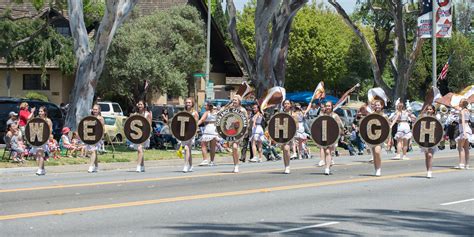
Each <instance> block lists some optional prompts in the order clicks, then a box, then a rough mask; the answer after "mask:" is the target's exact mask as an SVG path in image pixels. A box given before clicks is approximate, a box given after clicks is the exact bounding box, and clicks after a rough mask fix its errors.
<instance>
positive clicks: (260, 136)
mask: <svg viewBox="0 0 474 237" xmlns="http://www.w3.org/2000/svg"><path fill="white" fill-rule="evenodd" d="M252 110H253V114H254V115H253V117H252V119H251V124H252V136H251V142H252V152H253V154H254V157H253V158H252V159H250V162H262V157H263V149H262V142H263V140H264V139H265V133H264V131H263V127H262V123H263V114H262V113H260V110H259V108H258V104H254V105H253V106H252ZM257 154H258V158H257V157H256V155H257Z"/></svg>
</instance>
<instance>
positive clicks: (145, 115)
mask: <svg viewBox="0 0 474 237" xmlns="http://www.w3.org/2000/svg"><path fill="white" fill-rule="evenodd" d="M140 115H142V116H143V117H145V118H148V116H149V115H150V112H148V111H145V113H143V114H140ZM150 135H151V134H150ZM138 145H140V144H133V147H134V148H135V150H136V149H138ZM142 145H143V148H149V147H150V138H148V139H146V141H145V142H144V143H142Z"/></svg>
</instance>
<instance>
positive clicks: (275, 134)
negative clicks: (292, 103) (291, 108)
mask: <svg viewBox="0 0 474 237" xmlns="http://www.w3.org/2000/svg"><path fill="white" fill-rule="evenodd" d="M267 129H268V134H269V135H270V137H271V138H272V140H273V141H275V142H276V143H279V144H284V143H287V142H289V141H291V139H293V137H295V135H296V121H295V119H294V118H293V117H292V116H291V115H289V114H287V113H277V114H275V115H273V116H272V117H271V118H270V120H269V121H268V127H267Z"/></svg>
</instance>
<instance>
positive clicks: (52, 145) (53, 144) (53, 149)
mask: <svg viewBox="0 0 474 237" xmlns="http://www.w3.org/2000/svg"><path fill="white" fill-rule="evenodd" d="M48 148H49V152H50V154H51V155H52V156H53V158H54V159H55V160H57V159H59V155H60V153H61V149H59V144H58V142H57V141H56V139H54V136H53V134H51V135H50V136H49V140H48Z"/></svg>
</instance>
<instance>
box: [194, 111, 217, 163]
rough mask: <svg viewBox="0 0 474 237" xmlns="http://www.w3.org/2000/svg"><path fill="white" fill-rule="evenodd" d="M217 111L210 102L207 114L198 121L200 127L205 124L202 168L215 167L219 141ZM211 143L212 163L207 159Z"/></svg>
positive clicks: (202, 139) (202, 142) (202, 144)
mask: <svg viewBox="0 0 474 237" xmlns="http://www.w3.org/2000/svg"><path fill="white" fill-rule="evenodd" d="M216 113H217V111H216V109H215V108H214V105H212V104H211V103H210V102H207V104H206V112H204V114H203V115H202V117H201V119H199V121H198V126H199V125H201V124H203V123H204V124H205V126H204V132H203V135H202V138H201V151H202V159H203V160H202V162H201V164H200V166H205V165H210V166H214V157H215V156H216V143H217V140H218V139H219V134H218V133H217V130H216ZM208 143H209V147H210V153H211V161H210V162H209V160H208V158H207V144H208Z"/></svg>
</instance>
